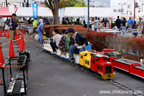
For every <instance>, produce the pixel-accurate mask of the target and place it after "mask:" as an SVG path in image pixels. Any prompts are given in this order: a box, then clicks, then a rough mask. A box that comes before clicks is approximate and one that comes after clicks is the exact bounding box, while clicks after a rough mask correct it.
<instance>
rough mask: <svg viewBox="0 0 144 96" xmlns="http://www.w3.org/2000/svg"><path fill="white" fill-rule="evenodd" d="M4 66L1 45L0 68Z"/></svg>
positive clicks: (0, 47)
mask: <svg viewBox="0 0 144 96" xmlns="http://www.w3.org/2000/svg"><path fill="white" fill-rule="evenodd" d="M3 64H4V57H3V53H2V46H1V45H0V68H1V67H2V66H3Z"/></svg>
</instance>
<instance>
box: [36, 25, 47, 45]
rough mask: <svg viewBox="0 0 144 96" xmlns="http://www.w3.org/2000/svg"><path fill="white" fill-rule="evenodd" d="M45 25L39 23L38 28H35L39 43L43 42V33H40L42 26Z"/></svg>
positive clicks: (42, 29)
mask: <svg viewBox="0 0 144 96" xmlns="http://www.w3.org/2000/svg"><path fill="white" fill-rule="evenodd" d="M45 25H46V23H45V22H44V23H41V24H40V25H39V26H38V28H37V32H38V34H39V41H40V43H42V42H43V35H42V32H44V26H45Z"/></svg>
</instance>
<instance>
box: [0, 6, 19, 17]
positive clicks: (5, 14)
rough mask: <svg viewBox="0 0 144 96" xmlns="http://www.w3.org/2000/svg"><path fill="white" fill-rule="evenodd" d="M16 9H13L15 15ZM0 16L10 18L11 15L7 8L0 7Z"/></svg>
mask: <svg viewBox="0 0 144 96" xmlns="http://www.w3.org/2000/svg"><path fill="white" fill-rule="evenodd" d="M17 9H18V8H17V7H15V8H14V11H15V12H14V13H16V11H17ZM0 16H2V17H11V16H12V14H11V13H10V11H9V8H8V7H0Z"/></svg>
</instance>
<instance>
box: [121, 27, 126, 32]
mask: <svg viewBox="0 0 144 96" xmlns="http://www.w3.org/2000/svg"><path fill="white" fill-rule="evenodd" d="M122 30H123V34H125V33H126V26H123V28H122Z"/></svg>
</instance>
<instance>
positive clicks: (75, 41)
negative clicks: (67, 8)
mask: <svg viewBox="0 0 144 96" xmlns="http://www.w3.org/2000/svg"><path fill="white" fill-rule="evenodd" d="M67 32H68V33H69V35H70V36H71V38H70V48H69V53H70V58H71V61H72V62H74V55H73V54H74V53H76V54H79V52H81V51H84V50H85V47H86V46H87V45H88V42H87V39H86V38H85V37H84V36H83V35H81V34H79V33H78V32H75V30H74V29H73V28H68V30H67Z"/></svg>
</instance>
